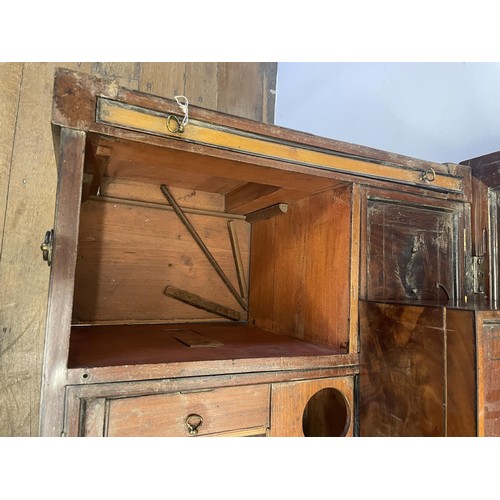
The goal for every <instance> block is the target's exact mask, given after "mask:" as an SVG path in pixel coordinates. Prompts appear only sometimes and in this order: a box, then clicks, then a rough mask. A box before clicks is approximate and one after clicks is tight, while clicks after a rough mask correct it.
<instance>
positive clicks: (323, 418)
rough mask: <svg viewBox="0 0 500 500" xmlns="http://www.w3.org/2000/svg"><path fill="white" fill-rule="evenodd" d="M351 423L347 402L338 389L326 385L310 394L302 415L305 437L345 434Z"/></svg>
mask: <svg viewBox="0 0 500 500" xmlns="http://www.w3.org/2000/svg"><path fill="white" fill-rule="evenodd" d="M350 423H351V413H350V408H349V403H348V401H347V399H346V398H345V396H344V395H343V394H342V392H340V391H339V390H338V389H334V388H333V387H327V388H325V389H321V390H320V391H318V392H316V393H315V394H313V395H312V396H311V398H310V399H309V401H308V402H307V404H306V407H305V408H304V413H303V415H302V431H303V432H304V436H306V437H340V436H345V435H346V434H347V431H348V429H349V424H350Z"/></svg>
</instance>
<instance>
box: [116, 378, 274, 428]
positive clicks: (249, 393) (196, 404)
mask: <svg viewBox="0 0 500 500" xmlns="http://www.w3.org/2000/svg"><path fill="white" fill-rule="evenodd" d="M189 415H196V418H195V417H193V419H194V420H196V419H197V418H198V416H199V417H201V418H202V422H201V425H200V426H199V427H198V432H197V434H196V435H198V436H204V435H209V434H217V433H220V432H227V431H231V430H237V429H245V428H252V427H259V428H262V427H264V428H266V427H268V425H269V385H249V386H242V387H222V388H218V389H213V390H205V391H198V392H191V393H174V394H159V395H150V396H142V397H135V398H123V399H116V400H110V401H109V410H108V422H107V424H108V425H107V435H108V436H110V437H113V436H122V437H125V436H134V437H146V436H156V437H158V436H171V437H177V436H178V437H189V436H190V433H189V427H188V426H187V423H186V420H187V418H188V416H189Z"/></svg>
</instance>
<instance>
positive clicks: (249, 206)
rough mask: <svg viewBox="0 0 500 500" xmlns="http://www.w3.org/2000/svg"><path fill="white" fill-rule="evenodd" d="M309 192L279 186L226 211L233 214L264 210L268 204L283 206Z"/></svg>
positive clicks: (305, 195)
mask: <svg viewBox="0 0 500 500" xmlns="http://www.w3.org/2000/svg"><path fill="white" fill-rule="evenodd" d="M228 194H230V193H228ZM310 194H311V193H308V192H306V191H302V190H298V189H285V188H280V189H277V190H274V191H271V192H269V193H268V194H264V195H263V196H260V197H259V198H256V199H255V200H249V201H247V202H246V203H244V204H242V205H240V206H239V207H238V208H236V209H234V210H228V212H230V213H233V214H250V213H255V212H258V211H259V210H266V208H268V207H270V206H276V205H278V206H280V205H281V206H283V205H287V204H290V203H293V202H294V201H297V200H302V199H303V198H307V197H308V196H309V195H310Z"/></svg>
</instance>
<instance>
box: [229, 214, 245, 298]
mask: <svg viewBox="0 0 500 500" xmlns="http://www.w3.org/2000/svg"><path fill="white" fill-rule="evenodd" d="M227 229H228V231H229V239H230V241H231V249H232V250H233V257H234V265H235V267H236V275H237V276H238V285H239V286H240V295H241V298H242V299H244V300H246V299H247V298H248V285H247V280H246V277H245V266H244V264H243V259H242V258H241V249H240V243H239V240H238V231H237V230H236V226H235V223H234V221H233V220H229V221H227Z"/></svg>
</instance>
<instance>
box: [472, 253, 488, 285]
mask: <svg viewBox="0 0 500 500" xmlns="http://www.w3.org/2000/svg"><path fill="white" fill-rule="evenodd" d="M472 276H473V289H474V293H485V258H484V256H482V255H481V256H477V257H472Z"/></svg>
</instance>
